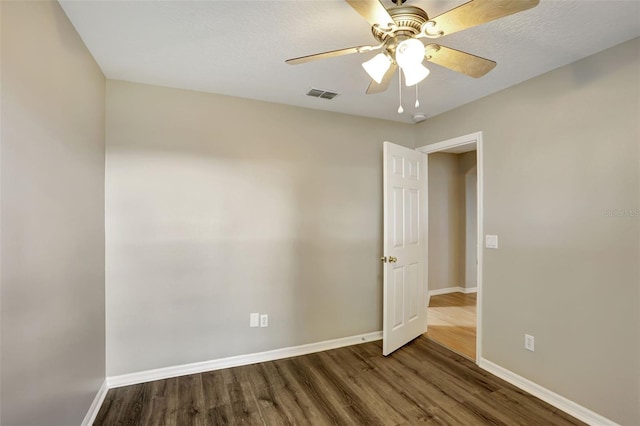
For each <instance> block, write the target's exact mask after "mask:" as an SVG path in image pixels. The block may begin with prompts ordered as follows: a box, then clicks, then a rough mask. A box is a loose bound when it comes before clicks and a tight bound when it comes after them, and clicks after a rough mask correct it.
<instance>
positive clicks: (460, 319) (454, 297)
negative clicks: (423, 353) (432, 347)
mask: <svg viewBox="0 0 640 426" xmlns="http://www.w3.org/2000/svg"><path fill="white" fill-rule="evenodd" d="M476 304H477V300H476V293H469V294H464V293H449V294H442V295H439V296H431V298H430V300H429V308H428V311H427V322H428V325H429V326H428V329H427V334H426V336H427V337H428V338H429V339H431V340H434V341H436V342H438V343H440V344H441V345H443V346H446V347H447V348H449V349H451V350H453V351H455V352H457V353H459V354H461V355H464V356H466V357H467V358H469V359H471V360H475V359H476Z"/></svg>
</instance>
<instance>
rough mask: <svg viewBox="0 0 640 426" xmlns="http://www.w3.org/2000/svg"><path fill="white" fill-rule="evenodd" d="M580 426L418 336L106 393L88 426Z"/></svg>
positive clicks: (469, 362)
mask: <svg viewBox="0 0 640 426" xmlns="http://www.w3.org/2000/svg"><path fill="white" fill-rule="evenodd" d="M418 423H425V424H432V425H465V426H466V425H581V424H583V423H581V422H579V421H578V420H576V419H574V418H572V417H571V416H569V415H567V414H565V413H564V412H562V411H560V410H558V409H556V408H554V407H552V406H550V405H548V404H546V403H545V402H543V401H541V400H539V399H537V398H535V397H533V396H531V395H529V394H527V393H526V392H523V391H521V390H519V389H518V388H516V387H514V386H512V385H510V384H508V383H507V382H505V381H503V380H501V379H499V378H497V377H495V376H493V375H491V374H489V373H487V372H485V371H484V370H481V369H480V368H479V367H477V366H476V365H475V364H474V363H473V362H471V361H469V360H467V359H465V358H464V357H462V356H459V355H457V354H455V353H453V352H451V351H449V350H448V349H446V348H444V347H442V346H440V345H438V344H436V343H434V342H432V341H430V340H428V339H426V338H425V337H420V338H418V339H416V340H414V341H413V342H411V343H409V344H408V345H406V346H405V347H403V348H401V349H399V350H398V351H396V352H395V353H393V354H392V355H390V356H388V357H386V358H385V357H383V356H382V349H381V342H371V343H364V344H361V345H356V346H350V347H346V348H340V349H335V350H331V351H326V352H319V353H315V354H311V355H305V356H300V357H295V358H288V359H283V360H279V361H272V362H265V363H260V364H254V365H248V366H244V367H236V368H230V369H225V370H217V371H210V372H206V373H202V374H193V375H189V376H182V377H176V378H172V379H166V380H159V381H155V382H149V383H143V384H139V385H133V386H126V387H121V388H116V389H111V390H109V392H108V393H107V396H106V398H105V401H104V403H103V404H102V407H101V408H100V412H99V413H98V416H97V418H96V421H95V422H94V425H97V426H98V425H147V426H156V425H166V426H188V425H227V424H243V425H309V424H310V425H331V424H333V425H413V424H418Z"/></svg>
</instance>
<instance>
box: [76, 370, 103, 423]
mask: <svg viewBox="0 0 640 426" xmlns="http://www.w3.org/2000/svg"><path fill="white" fill-rule="evenodd" d="M108 391H109V388H108V387H107V380H105V381H104V382H102V386H100V389H98V393H97V394H96V397H95V398H93V402H92V403H91V407H89V411H87V415H86V416H84V420H82V426H91V425H92V424H93V422H94V421H95V420H96V416H97V415H98V411H100V407H101V406H102V402H103V401H104V398H105V397H106V396H107V392H108Z"/></svg>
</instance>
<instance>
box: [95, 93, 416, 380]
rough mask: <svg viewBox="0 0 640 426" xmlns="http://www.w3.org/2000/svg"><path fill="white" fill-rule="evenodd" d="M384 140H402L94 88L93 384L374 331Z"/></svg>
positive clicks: (345, 125)
mask: <svg viewBox="0 0 640 426" xmlns="http://www.w3.org/2000/svg"><path fill="white" fill-rule="evenodd" d="M385 140H390V141H394V142H396V143H400V144H403V145H406V146H413V144H414V140H413V128H412V127H411V126H406V125H402V124H398V123H392V122H384V121H380V120H372V119H364V118H358V117H353V116H347V115H340V114H332V113H327V112H321V111H315V110H307V109H301V108H294V107H288V106H283V105H276V104H269V103H263V102H257V101H249V100H243V99H238V98H231V97H225V96H218V95H212V94H204V93H197V92H190V91H184V90H175V89H166V88H160V87H153V86H145V85H140V84H133V83H125V82H119V81H109V82H108V83H107V167H106V191H107V193H106V231H107V234H106V235H107V289H108V291H107V373H108V375H119V374H124V373H131V372H137V371H140V370H146V369H152V368H159V367H166V366H172V365H179V364H184V363H190V362H196V361H206V360H211V359H217V358H222V357H227V356H232V355H239V354H247V353H253V352H259V351H265V350H270V349H276V348H282V347H287V346H292V345H301V344H305V343H311V342H318V341H323V340H327V339H335V338H339V337H345V336H351V335H355V334H360V333H367V332H372V331H377V330H380V329H381V322H382V304H381V296H382V282H381V263H380V260H379V257H380V252H381V249H382V237H381V235H382V216H381V215H382V192H381V187H382V175H381V174H382V157H381V156H382V154H381V153H382V142H383V141H385ZM250 312H261V313H267V314H269V322H270V323H269V327H268V328H249V313H250Z"/></svg>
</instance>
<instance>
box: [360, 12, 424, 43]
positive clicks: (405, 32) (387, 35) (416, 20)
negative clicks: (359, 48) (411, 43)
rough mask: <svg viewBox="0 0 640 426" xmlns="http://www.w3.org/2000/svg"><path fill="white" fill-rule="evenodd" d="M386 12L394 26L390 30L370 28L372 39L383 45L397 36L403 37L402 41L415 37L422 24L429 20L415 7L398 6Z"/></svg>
mask: <svg viewBox="0 0 640 426" xmlns="http://www.w3.org/2000/svg"><path fill="white" fill-rule="evenodd" d="M388 12H389V15H391V17H392V18H393V21H394V22H395V25H394V26H392V27H391V28H381V27H380V26H378V25H374V26H373V27H371V32H372V33H373V37H374V38H375V39H376V40H378V41H379V42H380V43H385V42H387V41H388V40H389V39H394V38H397V37H398V36H404V37H403V38H404V39H407V38H411V37H415V36H417V35H418V34H420V31H421V29H422V24H424V23H425V22H427V21H428V20H429V16H427V12H425V11H424V10H422V9H420V8H419V7H415V6H398V7H394V8H393V9H389V11H388ZM400 41H401V40H400Z"/></svg>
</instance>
